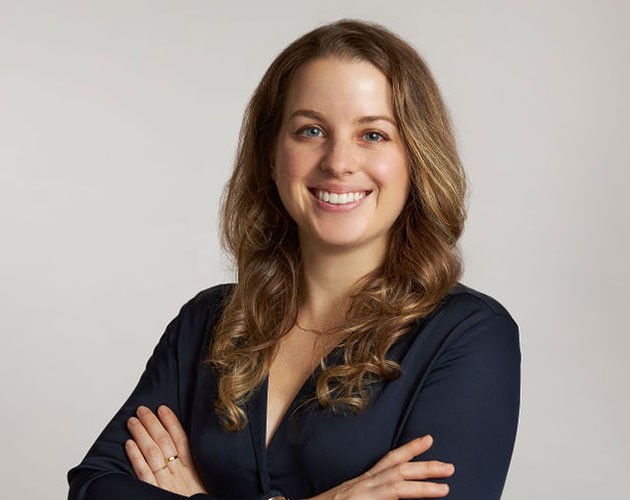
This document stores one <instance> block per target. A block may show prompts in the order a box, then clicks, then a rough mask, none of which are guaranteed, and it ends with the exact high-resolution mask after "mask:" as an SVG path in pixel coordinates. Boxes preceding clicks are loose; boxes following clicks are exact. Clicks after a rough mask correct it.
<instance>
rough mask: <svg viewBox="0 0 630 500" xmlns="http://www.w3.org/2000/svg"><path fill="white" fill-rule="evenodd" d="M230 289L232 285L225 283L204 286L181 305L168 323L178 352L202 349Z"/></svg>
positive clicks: (207, 340)
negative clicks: (208, 286) (177, 312)
mask: <svg viewBox="0 0 630 500" xmlns="http://www.w3.org/2000/svg"><path fill="white" fill-rule="evenodd" d="M232 289H233V285H231V284H227V283H226V284H220V285H215V286H212V287H210V288H205V289H203V290H201V291H200V292H198V293H196V294H195V295H194V296H193V297H192V298H191V299H189V300H188V301H187V302H186V303H185V304H184V305H183V306H181V309H180V311H179V314H178V315H177V316H176V318H175V319H174V320H173V321H172V322H171V324H170V325H169V327H170V328H169V330H172V332H173V334H172V342H175V343H176V345H177V348H178V350H179V352H180V353H186V352H190V353H194V352H198V351H199V349H204V347H203V346H204V345H206V344H207V343H208V342H209V334H210V333H211V331H212V330H213V328H214V325H215V324H216V322H217V321H218V320H219V317H220V316H221V312H222V311H223V307H224V304H225V302H226V300H227V299H228V298H229V296H230V292H231V291H232Z"/></svg>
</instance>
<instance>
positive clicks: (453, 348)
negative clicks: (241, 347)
mask: <svg viewBox="0 0 630 500" xmlns="http://www.w3.org/2000/svg"><path fill="white" fill-rule="evenodd" d="M229 290H230V286H229V285H219V286H216V287H213V288H210V289H207V290H204V291H202V292H200V293H199V294H198V295H197V296H195V297H194V298H193V299H191V300H190V301H189V302H188V303H186V304H185V305H184V306H183V307H182V309H181V311H180V312H179V314H178V315H177V317H176V318H175V319H173V320H172V321H171V322H170V323H169V325H168V327H167V328H166V332H165V333H164V334H163V336H162V337H161V339H160V341H159V343H158V345H157V346H156V348H155V350H154V352H153V355H152V356H151V358H150V359H149V361H148V363H147V366H146V370H145V372H144V373H143V374H142V377H141V378H140V381H139V382H138V385H137V387H136V388H135V390H134V391H133V393H132V394H131V396H130V397H129V399H128V400H127V401H126V402H125V403H124V405H123V406H122V408H121V409H120V410H119V411H118V412H117V413H116V415H115V416H114V418H113V419H112V420H111V422H110V423H109V424H108V425H107V427H105V429H104V430H103V432H102V433H101V434H100V436H99V437H98V438H97V440H96V442H95V443H94V444H93V445H92V447H91V448H90V450H89V451H88V453H87V455H86V456H85V458H84V459H83V461H82V462H81V463H80V464H79V465H78V466H76V467H74V468H73V469H71V470H70V471H69V472H68V481H69V483H70V493H69V497H68V498H69V500H112V499H120V500H125V499H134V500H137V499H148V500H150V499H155V500H168V499H181V498H184V497H183V496H181V495H176V494H174V493H170V492H167V491H165V490H162V489H159V488H156V487H154V486H152V485H149V484H148V483H144V482H142V481H140V480H138V479H137V478H136V477H135V474H134V472H133V469H132V467H131V464H130V462H129V461H128V459H127V457H126V454H125V450H124V443H125V441H126V440H127V439H129V438H130V437H131V436H130V434H129V432H128V430H127V425H126V422H127V419H128V418H129V417H131V416H133V415H134V414H135V411H136V408H137V407H138V406H139V405H145V406H148V407H149V408H151V409H152V410H153V411H156V410H157V408H158V406H160V405H161V404H165V405H167V406H169V407H170V408H171V409H173V411H175V413H176V414H177V416H178V417H179V419H180V421H181V422H182V425H183V426H184V429H185V430H186V432H187V433H188V436H189V439H190V446H191V452H192V455H193V458H194V460H195V463H196V465H197V469H198V471H199V473H200V475H201V477H202V479H203V481H204V483H205V485H206V487H207V490H208V491H209V492H210V495H203V494H198V495H194V496H193V498H196V499H199V500H211V499H217V498H220V499H238V498H241V499H266V498H269V497H270V496H273V495H284V496H287V497H289V498H291V499H302V498H307V497H311V496H314V495H317V494H319V493H322V492H324V491H326V490H328V489H330V488H332V487H334V486H337V485H339V484H341V483H342V482H344V481H346V480H348V479H352V478H354V477H356V476H358V475H360V474H362V473H363V472H365V471H366V470H367V469H369V468H370V467H372V466H373V465H374V464H375V463H376V462H378V461H379V460H380V459H381V458H382V457H383V456H384V455H385V454H386V453H387V451H389V450H391V449H393V448H396V447H398V446H401V445H402V444H404V443H406V442H408V441H410V440H411V439H414V438H416V437H419V436H423V435H425V434H431V435H432V436H433V438H434V444H433V446H432V448H431V449H429V450H428V451H427V452H425V453H424V454H422V455H420V456H418V457H416V460H431V459H435V460H442V461H445V462H451V463H453V464H454V465H455V474H454V475H453V476H451V477H450V478H446V479H443V480H437V481H438V482H446V483H447V484H448V485H449V487H450V493H449V495H448V496H447V498H449V499H450V500H463V499H465V500H493V499H498V498H500V496H501V491H502V489H503V485H504V483H505V478H506V475H507V471H508V466H509V463H510V459H511V456H512V450H513V446H514V439H515V435H516V429H517V422H518V413H519V402H520V361H521V353H520V348H519V335H518V326H517V325H516V323H515V322H514V320H513V319H512V318H511V316H510V315H509V313H508V312H507V311H506V310H505V308H503V306H501V304H499V303H498V302H497V301H496V300H494V299H493V298H491V297H489V296H487V295H484V294H482V293H480V292H478V291H476V290H473V289H471V288H469V287H466V286H465V285H462V284H458V285H456V286H455V287H454V288H453V289H452V290H451V291H450V292H449V293H448V295H446V296H445V297H444V299H443V300H442V301H441V303H440V305H439V306H438V307H437V308H436V309H435V310H434V311H433V312H432V313H431V314H430V315H429V316H428V317H426V318H423V319H422V320H419V321H417V322H416V323H415V324H414V326H413V328H412V329H411V330H410V331H409V332H408V333H407V334H405V335H403V336H402V337H401V338H400V339H399V340H398V341H397V342H396V343H395V344H394V345H393V346H392V347H391V349H390V351H389V352H388V354H387V358H388V359H392V360H395V361H396V362H398V363H399V364H400V366H401V369H402V376H401V377H400V378H398V379H397V380H394V381H391V382H380V383H377V384H375V385H373V386H372V391H373V392H372V398H371V400H370V404H369V406H368V407H367V409H366V410H365V411H363V412H362V413H358V414H353V413H349V412H334V411H332V410H331V409H330V408H326V409H324V408H320V407H319V405H317V403H313V404H310V406H301V407H299V408H298V406H300V405H299V403H300V402H302V401H303V399H304V397H305V396H309V395H312V394H313V392H314V389H315V380H316V378H317V376H318V375H319V373H320V370H321V369H320V368H319V367H318V368H317V369H316V370H315V371H314V372H313V374H312V376H311V378H309V379H308V380H307V381H306V382H305V384H304V385H303V386H302V388H301V389H300V391H299V393H298V395H297V396H296V398H295V399H294V401H293V402H292V404H291V406H290V408H289V410H288V411H287V413H286V414H285V416H284V418H283V420H282V421H281V423H280V425H279V427H278V429H277V430H276V432H275V434H274V436H273V437H272V440H271V442H270V443H269V447H268V448H265V432H266V412H267V381H265V382H264V383H263V385H262V386H261V387H260V389H259V390H258V391H257V393H256V394H255V396H254V397H253V398H252V399H250V400H249V402H248V403H247V405H246V411H247V415H248V417H249V425H248V426H247V427H246V428H245V429H243V430H242V431H239V432H226V431H224V430H223V429H222V427H221V425H220V423H219V420H218V418H217V415H216V414H215V413H214V411H213V403H214V400H215V397H216V389H217V378H216V376H215V374H214V372H213V371H212V370H211V369H210V368H208V367H207V366H205V365H204V364H203V363H202V361H203V359H204V358H205V356H206V354H207V351H208V345H209V341H210V335H211V334H212V330H213V326H214V324H215V323H216V321H217V319H218V318H219V316H220V314H221V311H222V305H223V303H224V300H225V298H226V296H227V294H228V293H229ZM341 354H342V350H341V348H337V349H334V350H333V351H332V352H331V353H330V354H329V355H328V357H327V358H326V362H327V364H328V365H331V364H334V363H338V362H341ZM296 410H297V411H296Z"/></svg>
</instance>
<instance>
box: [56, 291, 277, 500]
mask: <svg viewBox="0 0 630 500" xmlns="http://www.w3.org/2000/svg"><path fill="white" fill-rule="evenodd" d="M224 288H225V287H215V288H212V289H209V290H205V291H203V292H200V293H199V294H198V295H197V296H196V297H194V298H193V299H192V300H190V301H189V302H188V303H186V304H185V305H184V306H183V307H182V308H181V310H180V312H179V314H178V315H177V317H176V318H175V319H173V320H172V321H171V322H170V323H169V324H168V326H167V327H166V331H165V332H164V334H163V335H162V337H161V338H160V340H159V342H158V344H157V346H156V347H155V349H154V351H153V354H152V356H151V357H150V359H149V360H148V362H147V364H146V369H145V371H144V373H143V374H142V376H141V377H140V380H139V382H138V384H137V386H136V387H135V389H134V390H133V392H132V394H131V395H130V396H129V398H128V399H127V401H126V402H125V403H124V404H123V405H122V407H121V408H120V410H118V412H117V413H116V414H115V415H114V417H113V418H112V420H111V421H110V422H109V423H108V424H107V426H106V427H105V429H104V430H103V431H102V432H101V434H100V435H99V437H98V438H97V440H96V442H95V443H94V444H93V445H92V447H91V448H90V450H89V451H88V453H87V455H86V456H85V458H84V459H83V461H82V462H81V463H80V464H79V465H78V466H76V467H74V468H73V469H71V470H70V471H69V472H68V482H69V484H70V491H69V494H68V499H69V500H112V499H114V498H115V499H117V500H127V499H129V500H132V499H133V500H138V499H143V500H145V499H146V500H176V499H181V498H186V497H184V496H181V495H177V494H174V493H171V492H168V491H166V490H163V489H160V488H157V487H155V486H152V485H150V484H148V483H145V482H142V481H140V480H139V479H137V478H136V476H135V473H134V472H133V469H132V467H131V463H130V462H129V460H128V459H127V455H126V453H125V450H124V443H125V441H126V440H127V439H129V438H131V435H130V433H129V431H128V430H127V419H128V418H129V417H131V416H132V415H134V414H135V411H136V409H137V407H138V406H139V405H141V404H142V405H145V406H147V407H149V408H151V409H152V410H153V411H156V410H157V408H158V407H159V406H160V405H162V404H165V405H167V406H169V407H170V408H171V409H172V410H173V411H174V412H175V413H176V414H177V417H178V418H179V420H180V422H181V423H182V425H183V426H184V429H185V430H186V432H189V427H190V418H191V411H192V395H193V390H194V382H195V379H196V376H197V369H198V365H199V360H200V356H203V354H204V352H205V349H206V347H207V342H208V337H207V335H208V331H209V329H210V327H211V326H212V324H210V323H211V322H212V321H214V320H216V316H217V315H216V308H217V306H218V304H220V303H221V301H222V297H223V294H224ZM209 320H210V323H209ZM270 493H273V492H268V494H267V495H261V496H256V497H253V498H256V499H259V498H267V497H268V496H269V494H270ZM278 494H279V493H278ZM194 498H196V499H199V500H211V499H213V498H214V497H212V496H209V495H203V494H198V495H195V496H194Z"/></svg>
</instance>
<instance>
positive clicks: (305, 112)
mask: <svg viewBox="0 0 630 500" xmlns="http://www.w3.org/2000/svg"><path fill="white" fill-rule="evenodd" d="M297 116H303V117H305V118H313V119H314V120H321V121H324V117H323V116H322V115H320V114H319V113H318V112H317V111H313V110H312V109H298V110H296V111H294V112H293V113H291V116H290V117H289V120H292V119H293V118H295V117H297Z"/></svg>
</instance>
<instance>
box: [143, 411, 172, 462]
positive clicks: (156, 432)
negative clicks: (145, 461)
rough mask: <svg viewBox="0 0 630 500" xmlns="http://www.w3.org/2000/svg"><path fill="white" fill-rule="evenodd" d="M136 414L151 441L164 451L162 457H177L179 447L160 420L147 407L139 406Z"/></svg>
mask: <svg viewBox="0 0 630 500" xmlns="http://www.w3.org/2000/svg"><path fill="white" fill-rule="evenodd" d="M136 414H137V415H138V419H139V420H140V422H142V425H143V426H144V428H145V429H146V431H147V432H148V433H149V436H151V439H153V441H154V442H155V444H157V445H158V447H159V448H160V450H162V457H163V458H164V459H166V458H168V457H174V456H176V455H177V447H176V446H175V443H174V442H173V439H171V436H170V434H169V432H168V430H167V429H166V428H165V427H164V425H163V424H162V422H161V421H160V419H159V418H158V417H157V416H156V415H155V414H154V413H153V412H152V411H151V410H150V409H149V408H147V407H146V406H139V407H138V410H137V412H136Z"/></svg>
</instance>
